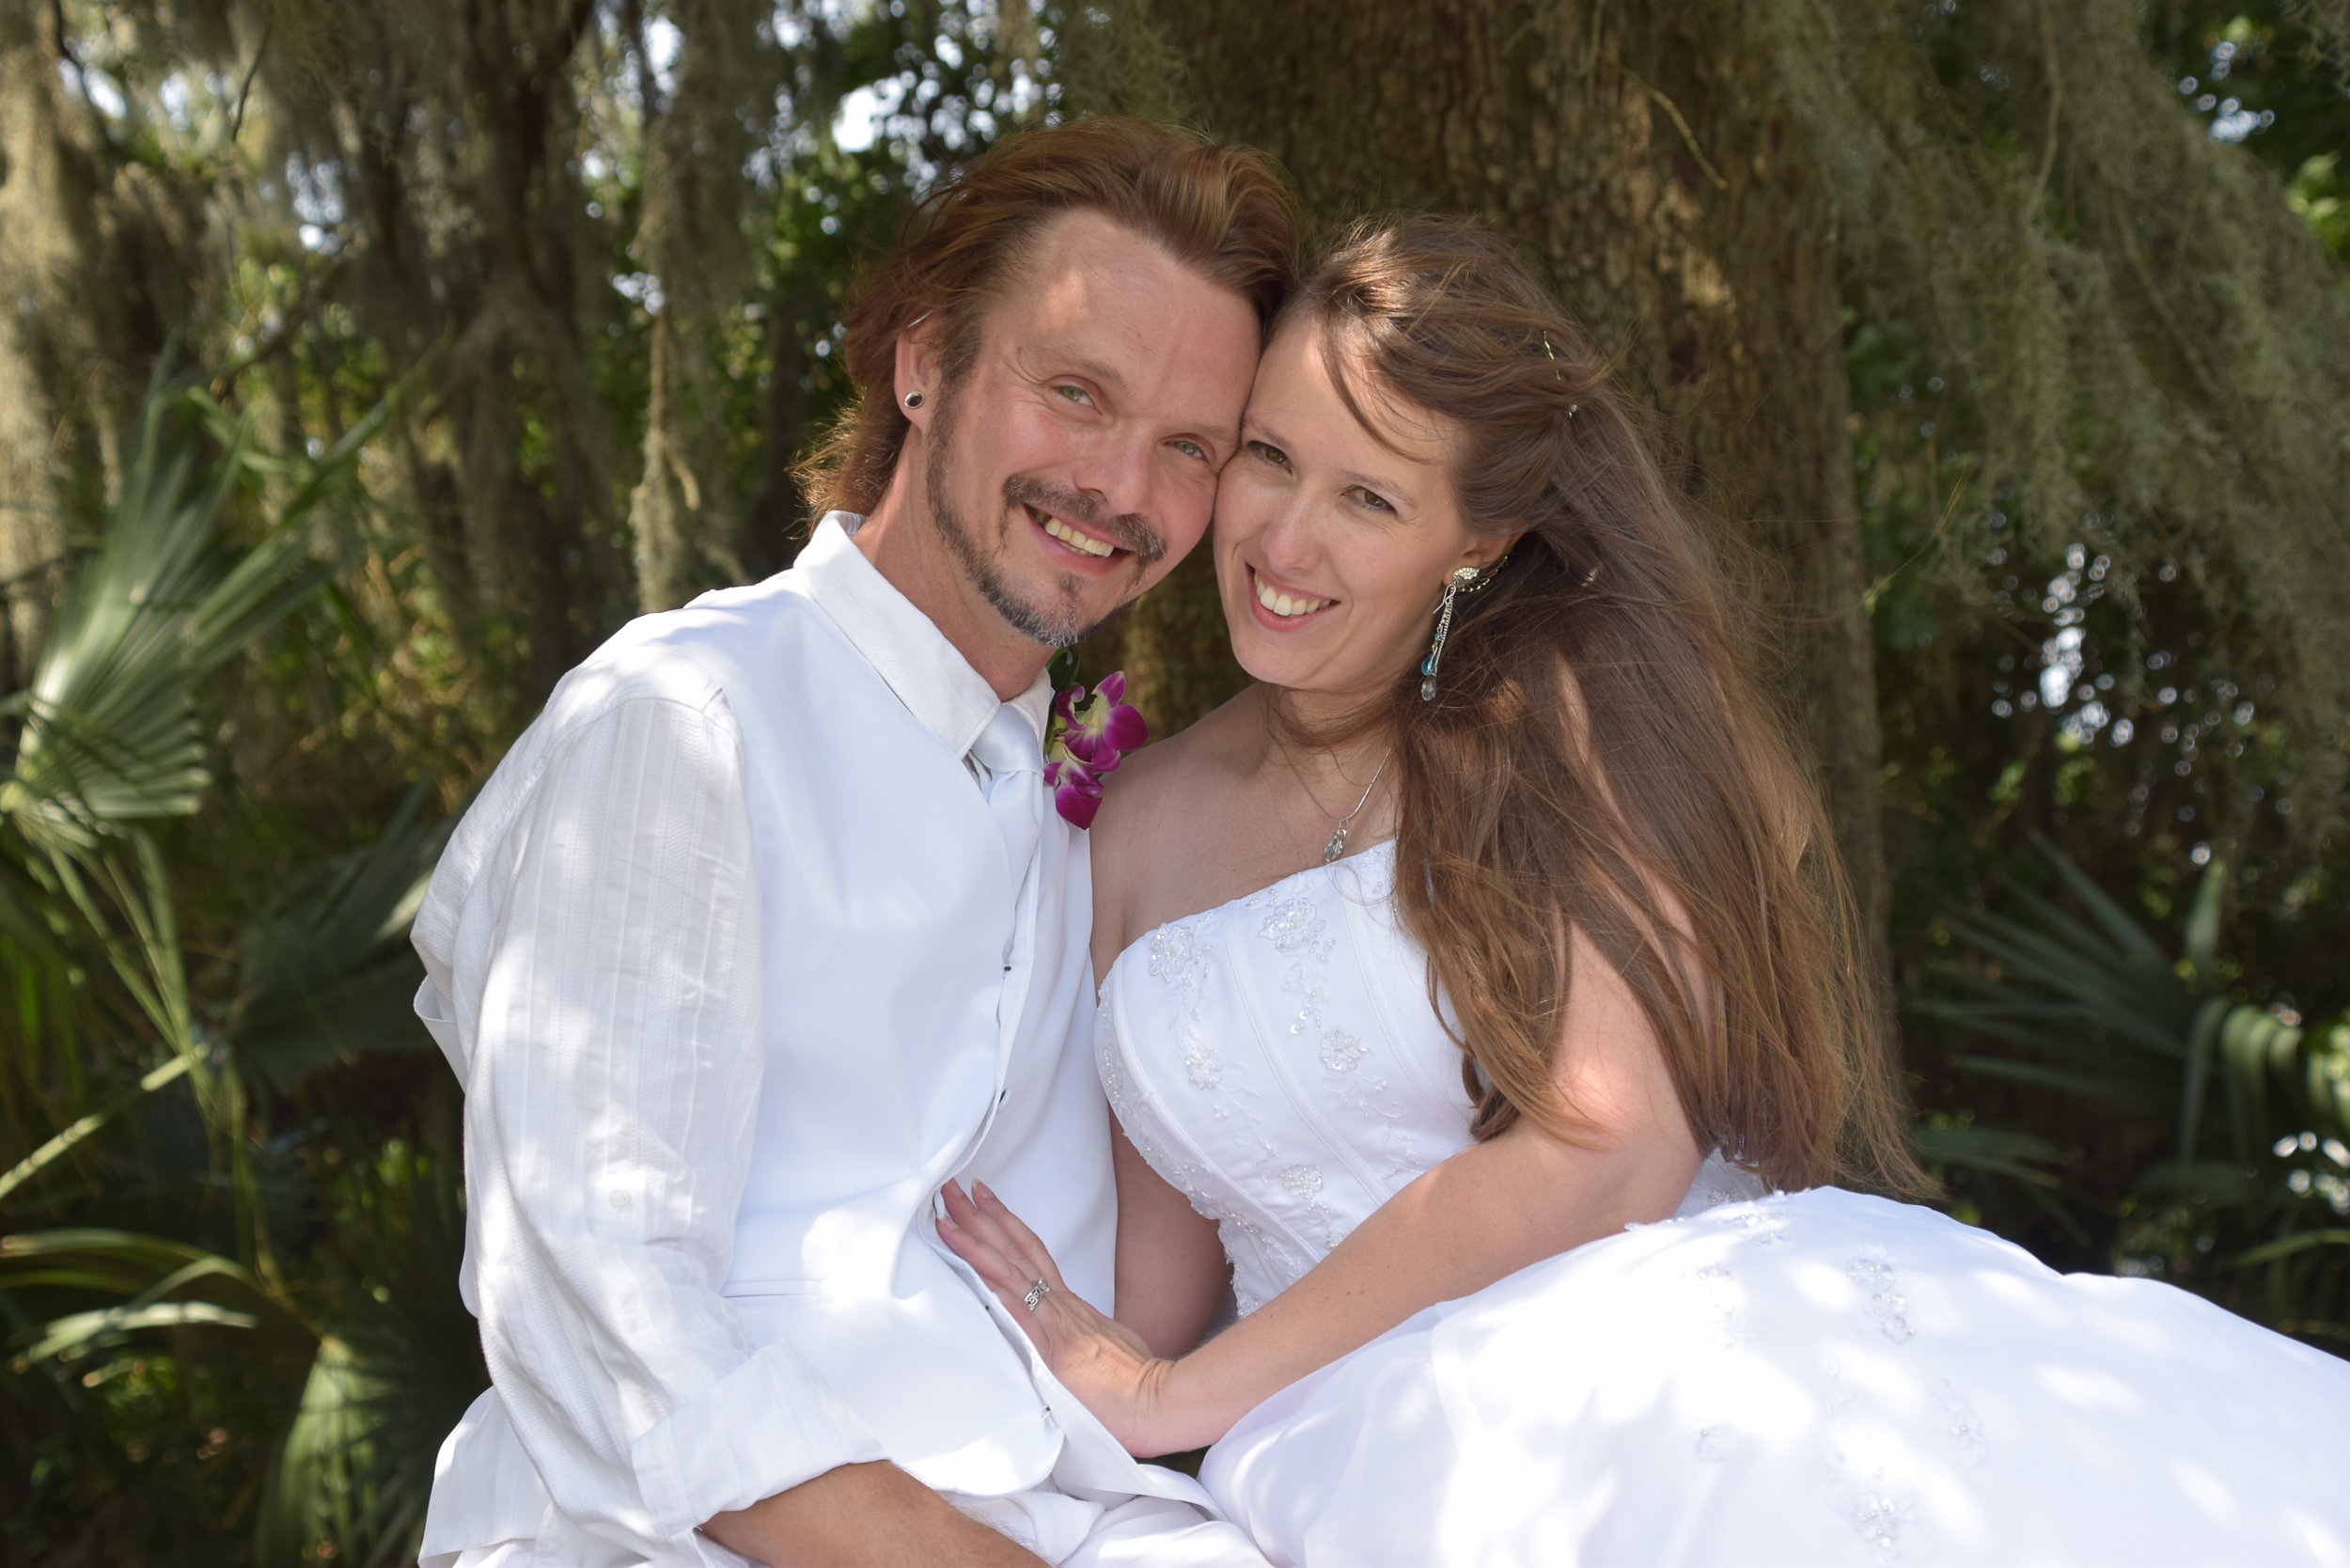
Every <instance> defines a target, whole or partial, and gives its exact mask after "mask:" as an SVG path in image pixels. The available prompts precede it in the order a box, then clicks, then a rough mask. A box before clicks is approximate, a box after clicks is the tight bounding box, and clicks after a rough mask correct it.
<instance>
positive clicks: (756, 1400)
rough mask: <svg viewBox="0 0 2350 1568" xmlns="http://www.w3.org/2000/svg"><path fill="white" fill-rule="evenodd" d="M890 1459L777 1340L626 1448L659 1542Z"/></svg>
mask: <svg viewBox="0 0 2350 1568" xmlns="http://www.w3.org/2000/svg"><path fill="white" fill-rule="evenodd" d="M888 1457H889V1456H888V1454H887V1453H885V1452H884V1451H883V1449H882V1446H881V1440H880V1439H879V1438H877V1437H875V1436H874V1435H873V1434H872V1432H871V1430H870V1428H868V1427H867V1426H866V1424H865V1421H864V1419H863V1418H862V1417H860V1416H858V1415H857V1413H856V1412H855V1411H854V1410H852V1409H851V1408H849V1406H848V1404H847V1403H845V1402H843V1401H842V1399H841V1398H840V1396H839V1395H838V1394H836V1393H834V1392H833V1391H832V1388H830V1387H829V1386H828V1385H827V1384H826V1383H825V1382H824V1380H823V1375H822V1374H821V1373H819V1372H817V1371H816V1369H815V1368H814V1367H813V1366H811V1365H809V1364H808V1361H807V1357H805V1356H802V1355H801V1354H800V1353H799V1352H798V1351H797V1350H795V1349H793V1348H792V1347H791V1345H789V1344H786V1343H783V1342H781V1341H776V1342H774V1343H770V1344H766V1345H762V1346H760V1348H759V1350H758V1351H757V1352H755V1353H754V1354H753V1355H752V1356H751V1357H750V1359H749V1360H747V1361H744V1363H743V1364H742V1365H741V1366H739V1367H737V1368H735V1369H734V1370H733V1371H732V1372H729V1373H728V1374H727V1375H726V1376H725V1377H723V1378H720V1379H719V1380H718V1381H717V1382H716V1383H714V1384H713V1385H712V1386H711V1387H710V1388H707V1389H705V1390H703V1391H702V1392H701V1393H700V1394H699V1395H697V1396H696V1397H695V1398H694V1399H692V1400H689V1401H687V1402H686V1403H683V1404H682V1405H680V1406H678V1408H676V1409H675V1410H672V1411H671V1412H669V1415H668V1417H667V1419H665V1420H663V1421H662V1422H661V1423H660V1424H659V1425H658V1426H655V1427H653V1428H652V1429H651V1430H650V1431H649V1432H647V1433H646V1434H645V1435H642V1436H641V1437H638V1438H637V1439H636V1441H635V1444H634V1445H632V1446H631V1448H630V1450H629V1460H630V1463H631V1464H632V1465H633V1466H635V1470H636V1483H637V1485H638V1487H639V1488H640V1489H641V1492H642V1496H643V1497H644V1499H645V1507H646V1509H647V1511H648V1512H649V1513H650V1514H651V1516H652V1524H653V1528H654V1531H655V1533H656V1534H657V1535H658V1536H660V1537H662V1538H665V1539H673V1538H675V1537H677V1536H680V1535H683V1534H685V1533H687V1532H688V1531H691V1530H693V1529H697V1528H698V1527H700V1526H701V1525H702V1524H703V1523H705V1522H706V1521H708V1520H709V1519H711V1518H712V1517H713V1516H714V1515H716V1514H720V1513H728V1512H729V1511H731V1510H734V1509H739V1508H748V1507H750V1505H751V1504H753V1503H755V1502H757V1501H759V1500H760V1498H762V1497H774V1496H775V1495H776V1493H778V1492H785V1491H789V1490H791V1488H792V1487H794V1486H797V1485H799V1484H800V1482H804V1481H813V1480H814V1479H815V1478H816V1477H818V1476H820V1475H823V1473H824V1472H825V1471H826V1470H832V1469H838V1467H839V1466H843V1465H861V1464H865V1463H868V1462H870V1461H872V1460H876V1459H886V1458H888Z"/></svg>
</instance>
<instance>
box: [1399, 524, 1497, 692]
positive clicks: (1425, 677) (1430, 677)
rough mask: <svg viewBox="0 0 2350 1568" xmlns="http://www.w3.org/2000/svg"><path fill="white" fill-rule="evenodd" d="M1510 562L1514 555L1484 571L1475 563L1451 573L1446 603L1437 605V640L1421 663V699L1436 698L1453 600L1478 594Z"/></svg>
mask: <svg viewBox="0 0 2350 1568" xmlns="http://www.w3.org/2000/svg"><path fill="white" fill-rule="evenodd" d="M1509 564H1510V557H1508V556H1507V555H1505V556H1503V557H1501V558H1500V559H1499V560H1497V561H1496V562H1494V563H1493V565H1491V566H1489V567H1487V568H1485V570H1484V571H1482V572H1480V571H1478V569H1477V568H1475V567H1473V566H1464V567H1458V568H1456V569H1454V571H1453V573H1452V575H1451V576H1449V577H1448V578H1446V579H1445V585H1444V603H1443V604H1440V605H1438V606H1437V607H1436V640H1435V641H1434V643H1433V644H1431V645H1430V646H1429V649H1428V657H1426V658H1425V659H1422V660H1421V661H1420V662H1419V699H1420V700H1421V701H1422V702H1434V701H1435V700H1436V666H1437V665H1438V664H1439V663H1441V662H1442V661H1443V659H1444V639H1445V638H1446V637H1447V636H1448V635H1450V634H1451V631H1452V601H1453V600H1455V599H1456V598H1458V597H1460V596H1461V595H1462V594H1464V593H1475V592H1476V591H1477V590H1478V589H1480V588H1483V587H1484V586H1485V585H1486V584H1488V583H1490V582H1492V581H1493V580H1494V578H1495V577H1496V576H1497V575H1499V574H1500V572H1501V569H1502V568H1503V567H1505V566H1507V565H1509Z"/></svg>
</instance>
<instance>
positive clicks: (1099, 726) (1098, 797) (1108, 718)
mask: <svg viewBox="0 0 2350 1568" xmlns="http://www.w3.org/2000/svg"><path fill="white" fill-rule="evenodd" d="M1125 698H1126V676H1125V673H1124V672H1123V671H1122V670H1113V671H1111V672H1110V673H1109V674H1107V675H1105V676H1103V677H1102V682H1101V684H1100V685H1097V686H1095V687H1094V688H1093V693H1092V695H1091V696H1090V697H1089V696H1088V695H1087V694H1086V689H1085V687H1084V686H1082V685H1075V686H1063V687H1062V688H1061V690H1060V695H1058V697H1056V698H1053V722H1052V724H1051V725H1050V727H1049V732H1048V733H1047V734H1046V736H1045V738H1044V782H1045V784H1046V785H1047V786H1048V787H1050V788H1051V790H1052V792H1053V805H1054V808H1056V809H1057V810H1058V811H1059V812H1060V814H1061V815H1062V816H1064V817H1066V818H1068V819H1069V820H1070V821H1071V822H1073V823H1076V824H1077V825H1078V826H1079V827H1091V826H1092V825H1093V814H1094V813H1095V812H1096V811H1099V810H1100V809H1101V808H1102V780H1103V778H1104V777H1105V776H1108V775H1109V774H1111V773H1114V772H1116V771H1117V768H1118V764H1119V762H1120V760H1122V759H1123V758H1124V756H1125V754H1126V753H1127V752H1130V751H1132V750H1134V749H1135V748H1136V746H1138V745H1142V743H1143V742H1145V741H1147V740H1149V739H1150V738H1151V729H1150V727H1149V726H1148V725H1146V724H1144V723H1143V722H1142V714H1141V713H1137V712H1136V711H1135V710H1134V709H1132V708H1130V707H1128V706H1127V705H1126V701H1125Z"/></svg>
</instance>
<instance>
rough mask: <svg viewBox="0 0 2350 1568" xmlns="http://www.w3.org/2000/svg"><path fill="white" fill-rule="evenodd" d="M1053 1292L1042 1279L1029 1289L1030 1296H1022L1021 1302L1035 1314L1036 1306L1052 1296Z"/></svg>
mask: <svg viewBox="0 0 2350 1568" xmlns="http://www.w3.org/2000/svg"><path fill="white" fill-rule="evenodd" d="M1052 1290H1053V1287H1052V1286H1050V1285H1048V1284H1046V1283H1045V1282H1044V1281H1043V1280H1042V1279H1039V1280H1038V1281H1037V1282H1036V1283H1035V1284H1033V1285H1030V1286H1029V1287H1028V1294H1026V1295H1024V1296H1022V1297H1021V1298H1020V1300H1021V1302H1022V1304H1023V1305H1025V1306H1026V1308H1027V1309H1028V1310H1029V1311H1031V1312H1033V1311H1035V1310H1036V1304H1037V1303H1038V1302H1040V1301H1042V1300H1043V1299H1044V1298H1045V1297H1046V1296H1047V1295H1049V1294H1052Z"/></svg>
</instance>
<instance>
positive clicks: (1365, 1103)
mask: <svg viewBox="0 0 2350 1568" xmlns="http://www.w3.org/2000/svg"><path fill="white" fill-rule="evenodd" d="M1246 907H1248V908H1250V909H1259V910H1262V911H1263V912H1264V917H1263V921H1262V923H1261V925H1260V926H1259V927H1258V929H1257V934H1258V935H1260V936H1261V937H1262V938H1264V940H1265V941H1267V942H1270V943H1271V944H1272V945H1273V949H1274V950H1275V951H1276V952H1277V953H1280V954H1281V955H1282V956H1283V957H1284V958H1286V959H1288V960H1289V963H1288V965H1287V967H1286V969H1285V971H1284V973H1283V975H1282V978H1281V989H1282V990H1283V991H1284V992H1287V993H1289V994H1291V995H1293V996H1296V997H1297V999H1298V1008H1297V1013H1296V1016H1295V1017H1294V1018H1293V1019H1292V1020H1291V1022H1290V1026H1289V1033H1290V1034H1291V1035H1292V1036H1293V1037H1294V1038H1297V1039H1300V1040H1303V1041H1307V1042H1310V1043H1311V1044H1312V1046H1313V1052H1314V1059H1315V1060H1318V1061H1319V1062H1320V1063H1321V1065H1322V1070H1323V1088H1324V1089H1325V1090H1328V1091H1329V1093H1330V1094H1331V1096H1332V1097H1333V1098H1335V1099H1336V1100H1337V1101H1338V1103H1339V1104H1340V1105H1342V1106H1344V1107H1345V1108H1346V1109H1347V1110H1348V1111H1349V1112H1351V1113H1352V1114H1354V1115H1355V1116H1356V1117H1359V1118H1361V1119H1362V1121H1364V1122H1365V1123H1367V1127H1366V1131H1367V1132H1368V1133H1369V1135H1370V1136H1369V1137H1368V1138H1366V1139H1364V1140H1363V1146H1364V1148H1365V1150H1366V1152H1369V1151H1370V1150H1372V1149H1375V1150H1376V1151H1377V1152H1379V1153H1380V1154H1381V1155H1382V1156H1384V1161H1383V1165H1382V1168H1381V1171H1380V1174H1381V1175H1383V1176H1385V1177H1387V1178H1388V1179H1389V1180H1391V1181H1396V1183H1397V1185H1399V1186H1400V1185H1402V1181H1408V1180H1409V1179H1410V1178H1412V1177H1414V1176H1417V1175H1418V1174H1419V1173H1420V1172H1421V1171H1422V1170H1424V1169H1426V1168H1427V1167H1426V1166H1425V1164H1424V1163H1423V1162H1421V1161H1419V1160H1418V1159H1417V1158H1415V1157H1414V1152H1413V1149H1412V1137H1411V1134H1410V1133H1408V1132H1406V1131H1405V1130H1404V1129H1403V1128H1402V1125H1401V1124H1400V1118H1401V1115H1402V1111H1401V1108H1400V1107H1399V1106H1398V1105H1396V1104H1395V1097H1394V1095H1393V1094H1392V1093H1391V1092H1390V1091H1389V1090H1390V1086H1389V1085H1388V1082H1387V1078H1386V1077H1385V1076H1384V1075H1383V1074H1377V1073H1372V1072H1368V1071H1365V1070H1364V1067H1363V1063H1364V1061H1365V1059H1366V1058H1370V1057H1371V1056H1372V1055H1373V1054H1374V1053H1373V1052H1372V1050H1371V1047H1370V1046H1369V1045H1367V1044H1365V1043H1363V1042H1362V1040H1361V1039H1360V1038H1359V1037H1357V1036H1355V1035H1354V1034H1350V1033H1348V1032H1347V1031H1346V1030H1344V1029H1341V1028H1339V1027H1335V1026H1333V1025H1332V1024H1331V1022H1330V1020H1329V1018H1328V1016H1327V1010H1328V1007H1329V1004H1330V955H1331V953H1332V951H1333V949H1335V948H1336V947H1337V945H1338V943H1337V938H1336V937H1334V936H1332V935H1331V934H1330V933H1329V932H1328V930H1327V929H1326V928H1325V926H1324V921H1323V917H1322V911H1321V909H1320V908H1319V907H1318V906H1317V905H1316V904H1315V902H1314V901H1313V900H1312V899H1310V898H1308V897H1307V896H1306V895H1305V894H1304V893H1299V892H1291V893H1288V894H1283V893H1282V892H1281V888H1280V887H1279V886H1276V887H1271V888H1267V889H1266V890H1265V891H1264V892H1262V893H1260V894H1258V895H1257V896H1256V897H1255V898H1252V899H1250V900H1248V901H1247V903H1246ZM1399 1178H1400V1179H1401V1180H1398V1179H1399ZM1344 1239H1345V1232H1344V1231H1337V1232H1336V1233H1335V1239H1333V1241H1332V1242H1331V1244H1330V1245H1331V1246H1333V1247H1335V1246H1337V1245H1338V1243H1339V1242H1340V1241H1342V1240H1344Z"/></svg>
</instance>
